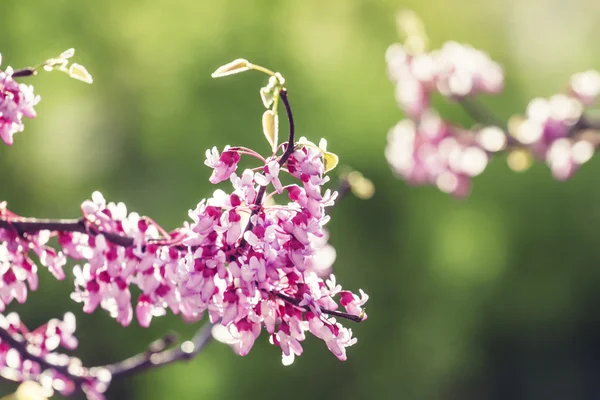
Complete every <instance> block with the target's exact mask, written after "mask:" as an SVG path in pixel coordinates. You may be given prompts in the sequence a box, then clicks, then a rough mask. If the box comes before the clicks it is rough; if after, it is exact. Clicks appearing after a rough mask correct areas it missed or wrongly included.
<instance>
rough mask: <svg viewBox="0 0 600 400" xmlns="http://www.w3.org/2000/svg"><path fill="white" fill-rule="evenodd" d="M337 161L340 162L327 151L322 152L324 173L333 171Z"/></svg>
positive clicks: (334, 155)
mask: <svg viewBox="0 0 600 400" xmlns="http://www.w3.org/2000/svg"><path fill="white" fill-rule="evenodd" d="M339 161H340V158H339V157H338V156H337V155H336V154H334V153H330V152H328V151H324V152H323V164H324V165H325V173H327V172H329V171H331V170H332V169H334V168H335V167H336V166H337V165H338V162H339Z"/></svg>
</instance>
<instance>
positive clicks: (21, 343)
mask: <svg viewBox="0 0 600 400" xmlns="http://www.w3.org/2000/svg"><path fill="white" fill-rule="evenodd" d="M0 340H2V342H3V343H6V344H8V345H9V346H10V348H12V349H15V350H16V351H17V352H18V353H19V355H20V356H21V357H23V359H25V360H30V361H33V362H35V363H38V364H39V365H40V367H41V368H42V369H43V370H47V369H52V370H55V371H57V372H60V373H61V374H62V375H64V376H66V377H68V378H69V379H71V380H72V381H73V382H75V383H76V384H78V385H80V384H82V383H84V382H85V381H86V379H85V377H83V376H77V375H74V374H71V373H70V372H69V366H68V365H59V364H54V363H51V362H49V361H47V360H46V359H45V358H44V357H40V356H37V355H35V354H32V353H30V352H29V351H28V350H27V344H28V343H27V341H26V340H24V339H23V340H19V339H16V338H15V337H13V335H11V334H10V332H8V331H6V330H5V329H3V328H0Z"/></svg>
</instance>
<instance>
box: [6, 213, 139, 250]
mask: <svg viewBox="0 0 600 400" xmlns="http://www.w3.org/2000/svg"><path fill="white" fill-rule="evenodd" d="M2 228H3V229H9V230H10V229H12V230H14V231H16V232H17V233H18V234H19V235H23V234H24V233H33V232H39V231H52V232H79V233H85V234H88V235H91V236H96V235H99V234H102V235H104V237H105V238H106V240H108V241H109V242H111V243H114V244H116V245H118V246H123V247H129V246H131V245H133V238H130V237H128V236H124V235H119V234H116V233H110V232H103V231H101V230H98V229H97V228H95V227H92V228H90V226H89V223H88V222H87V221H86V220H85V218H80V219H38V218H24V217H0V229H2Z"/></svg>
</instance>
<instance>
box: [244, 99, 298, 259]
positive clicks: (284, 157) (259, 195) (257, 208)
mask: <svg viewBox="0 0 600 400" xmlns="http://www.w3.org/2000/svg"><path fill="white" fill-rule="evenodd" d="M279 97H280V98H281V101H282V102H283V105H284V106H285V112H286V114H287V119H288V123H289V126H290V133H289V136H288V142H287V147H286V149H285V151H284V152H283V154H282V155H281V157H280V158H279V160H277V163H278V164H279V166H280V167H281V166H283V165H284V164H285V163H286V162H287V160H288V158H290V156H291V155H292V153H293V152H294V142H295V133H296V126H295V124H294V115H293V114H292V107H291V106H290V102H289V100H288V97H287V90H286V89H281V91H280V92H279ZM266 190H267V187H266V186H261V187H260V189H258V193H257V194H256V199H255V200H254V206H255V207H254V209H253V210H252V213H251V214H250V218H249V219H248V223H247V224H246V227H245V228H244V233H245V232H247V231H249V230H251V229H252V228H253V227H254V224H253V223H252V217H253V216H255V215H256V214H258V213H259V211H260V205H261V204H262V201H263V197H264V195H265V191H266ZM247 244H248V242H247V241H246V238H244V236H243V234H242V240H241V241H240V246H239V247H240V248H241V249H243V248H245V247H246V245H247Z"/></svg>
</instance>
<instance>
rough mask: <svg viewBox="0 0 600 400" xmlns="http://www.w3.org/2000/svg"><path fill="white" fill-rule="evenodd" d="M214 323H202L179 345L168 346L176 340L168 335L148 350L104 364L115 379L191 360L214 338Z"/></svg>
mask: <svg viewBox="0 0 600 400" xmlns="http://www.w3.org/2000/svg"><path fill="white" fill-rule="evenodd" d="M212 327H213V324H212V323H210V322H208V323H205V324H204V325H202V327H200V329H199V330H198V331H197V332H196V333H195V334H194V336H193V337H192V338H191V339H190V340H187V341H185V342H183V343H181V344H180V345H179V346H177V347H173V348H168V347H169V346H170V345H171V343H172V342H173V341H174V340H173V338H172V336H166V337H165V338H163V339H159V340H157V341H155V342H154V343H152V344H151V345H150V346H149V347H148V350H146V351H145V352H143V353H140V354H136V355H134V356H132V357H129V358H127V359H125V360H123V361H119V362H117V363H114V364H109V365H104V366H103V368H106V369H108V370H109V371H110V372H111V374H112V377H113V379H115V378H124V377H128V376H131V375H134V374H137V373H139V372H142V371H145V370H147V369H151V368H156V367H160V366H163V365H168V364H172V363H174V362H176V361H182V360H186V361H187V360H191V359H192V358H194V357H196V356H197V355H198V354H199V353H200V352H201V351H202V350H203V349H204V348H205V347H206V345H207V344H208V343H209V342H210V340H211V339H212V334H211V330H212Z"/></svg>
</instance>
